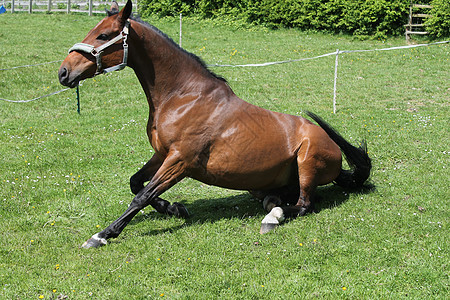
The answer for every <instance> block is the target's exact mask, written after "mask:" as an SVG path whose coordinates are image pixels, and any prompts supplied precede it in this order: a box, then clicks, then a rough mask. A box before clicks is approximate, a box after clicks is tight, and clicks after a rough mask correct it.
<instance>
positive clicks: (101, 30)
mask: <svg viewBox="0 0 450 300" xmlns="http://www.w3.org/2000/svg"><path fill="white" fill-rule="evenodd" d="M131 10H132V4H131V1H130V0H128V2H127V4H126V5H125V7H124V8H123V9H122V10H121V11H120V12H119V6H118V5H117V3H116V2H113V4H112V6H111V10H110V11H108V12H107V13H108V16H107V17H106V18H104V19H103V20H102V21H100V23H98V24H97V26H95V27H94V28H93V29H92V30H91V31H89V33H88V35H87V36H86V37H85V38H84V40H83V42H82V43H78V44H75V45H74V46H73V47H72V48H70V50H69V55H67V57H66V59H65V60H64V61H63V62H62V64H61V67H60V68H59V72H58V76H59V82H61V84H62V85H65V86H68V87H71V88H73V87H76V86H77V85H78V83H79V82H80V80H83V79H86V78H90V77H93V76H95V75H97V74H100V73H106V72H110V71H115V70H121V69H123V68H124V67H125V66H126V63H127V57H128V44H127V37H128V28H129V21H128V18H129V17H130V15H131Z"/></svg>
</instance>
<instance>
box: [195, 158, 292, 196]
mask: <svg viewBox="0 0 450 300" xmlns="http://www.w3.org/2000/svg"><path fill="white" fill-rule="evenodd" d="M228 150H229V151H225V150H224V151H221V152H219V153H215V152H213V153H211V155H210V156H209V157H208V159H207V160H206V161H205V163H204V164H203V166H201V167H200V168H199V170H198V172H196V173H197V176H195V177H197V178H195V179H197V180H200V181H202V182H205V183H207V184H212V185H216V186H221V187H225V188H230V189H239V190H248V189H268V188H276V187H280V186H284V185H286V184H288V183H289V182H290V181H292V177H293V176H292V175H293V173H295V163H294V162H295V157H290V156H289V155H286V154H284V155H280V153H279V152H280V151H278V155H277V154H276V153H274V151H270V150H271V149H267V150H266V151H257V150H254V151H251V152H247V151H241V152H236V151H231V150H230V149H228Z"/></svg>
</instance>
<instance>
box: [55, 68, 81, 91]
mask: <svg viewBox="0 0 450 300" xmlns="http://www.w3.org/2000/svg"><path fill="white" fill-rule="evenodd" d="M73 75H74V74H71V72H70V71H69V70H68V69H67V68H66V67H64V66H61V67H60V68H59V71H58V78H59V82H60V83H61V84H62V85H64V86H67V87H70V88H74V87H76V86H77V85H78V84H79V82H80V76H79V75H78V76H73Z"/></svg>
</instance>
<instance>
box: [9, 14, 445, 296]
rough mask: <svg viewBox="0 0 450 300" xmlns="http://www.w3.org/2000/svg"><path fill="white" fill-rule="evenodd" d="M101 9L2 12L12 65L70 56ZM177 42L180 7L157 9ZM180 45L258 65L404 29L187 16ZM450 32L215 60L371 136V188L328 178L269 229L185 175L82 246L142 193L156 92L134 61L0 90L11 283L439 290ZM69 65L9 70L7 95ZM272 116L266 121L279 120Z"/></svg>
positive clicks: (253, 292) (251, 91)
mask: <svg viewBox="0 0 450 300" xmlns="http://www.w3.org/2000/svg"><path fill="white" fill-rule="evenodd" d="M99 19H100V17H87V16H81V15H62V14H61V15H58V14H50V15H47V14H36V15H28V14H15V15H11V14H4V15H1V16H0V28H1V29H2V30H1V32H0V69H2V68H8V67H13V66H19V65H25V64H34V63H42V62H48V61H54V60H59V59H61V60H62V59H64V57H65V56H66V53H67V49H69V48H70V47H71V46H72V45H73V44H74V43H76V42H80V41H81V40H82V38H83V37H84V36H85V35H86V33H87V32H88V31H89V30H90V29H91V28H92V27H94V25H95V24H96V23H97V22H98V21H99ZM148 21H149V22H151V23H152V24H154V25H155V26H157V27H159V28H160V29H161V30H163V31H164V32H166V33H167V34H168V35H169V36H171V37H173V38H174V40H178V36H177V34H178V23H177V21H176V20H148ZM183 24H184V27H183V34H184V35H183V46H184V47H185V48H186V49H187V50H189V51H191V52H194V53H195V54H197V55H199V56H201V57H202V58H203V59H204V60H205V61H206V62H207V63H209V64H213V63H231V64H243V63H257V62H266V61H276V60H285V59H289V58H291V59H295V58H303V57H313V56H316V55H320V54H324V53H329V52H333V51H335V50H336V49H340V50H352V49H374V48H386V47H393V46H401V45H404V39H403V38H393V39H389V40H386V41H359V40H355V39H353V38H351V37H348V36H343V35H342V36H341V35H325V34H320V33H305V32H300V31H297V30H287V29H286V30H278V31H270V30H266V29H264V28H250V29H240V28H238V27H235V26H233V25H226V24H221V23H217V22H211V21H196V20H185V21H184V23H183ZM449 52H450V45H449V44H445V45H439V46H432V47H421V48H414V49H404V50H395V51H386V52H368V53H352V54H342V55H341V56H340V61H339V79H338V95H337V103H338V105H337V109H338V111H337V113H336V114H333V113H332V98H333V78H334V59H335V58H334V57H333V56H331V57H327V58H321V59H317V60H310V61H305V62H299V63H292V64H284V65H277V66H271V67H264V68H215V69H214V71H215V72H216V73H218V74H220V75H222V76H224V77H225V78H227V79H228V81H229V83H230V85H231V87H232V88H233V89H234V91H235V92H236V94H237V95H238V96H240V97H241V98H243V99H245V100H247V101H249V102H251V103H254V104H257V105H259V106H262V107H265V108H268V109H271V110H276V111H280V112H286V113H290V114H301V112H302V111H304V110H311V111H313V112H315V113H317V114H318V115H320V116H322V117H323V118H324V119H325V120H327V121H328V122H329V123H330V124H332V125H333V126H334V127H335V128H336V129H338V130H339V131H340V132H341V133H342V134H343V135H344V136H345V137H346V138H348V139H349V140H350V141H352V142H353V143H357V142H358V141H359V140H361V139H363V138H365V139H366V140H367V142H368V146H369V155H370V156H371V157H372V159H373V165H374V168H373V173H372V177H371V182H372V183H373V184H374V185H375V187H376V189H375V190H374V191H367V192H364V193H358V194H354V193H347V192H346V191H344V190H342V189H341V188H339V187H335V186H333V185H330V186H325V187H322V188H320V189H319V192H318V193H319V195H320V196H321V197H322V198H323V200H322V202H321V203H320V204H319V209H318V212H316V213H313V214H309V215H307V216H305V217H302V218H298V219H296V220H291V221H289V222H286V223H285V224H283V225H282V226H280V227H279V228H278V229H277V230H276V231H275V232H273V233H269V234H267V235H263V236H261V235H259V233H258V231H259V226H260V222H261V220H262V218H263V217H264V215H265V213H264V211H263V209H262V207H261V204H260V203H258V202H257V201H256V200H254V199H252V197H251V196H250V195H249V194H248V193H246V192H242V191H230V190H225V189H220V188H216V187H211V186H207V185H204V184H202V183H200V182H197V181H194V180H190V179H185V180H183V181H182V182H180V183H179V184H177V185H176V186H174V187H173V188H172V189H170V190H169V191H167V192H166V193H165V194H164V195H163V198H165V199H167V200H170V201H178V202H182V203H184V204H185V205H186V206H187V208H188V209H189V211H190V212H191V213H192V217H191V218H189V219H187V220H182V219H176V218H170V217H166V216H162V215H159V214H157V213H156V212H155V211H154V210H152V209H151V208H146V209H145V210H144V211H142V213H141V214H139V215H138V216H137V217H136V218H135V219H134V220H133V221H132V222H131V223H130V225H129V226H128V227H127V228H126V229H125V230H124V232H123V233H122V234H121V235H120V236H119V237H118V238H117V239H113V240H111V241H110V243H109V244H108V245H107V246H106V247H102V248H100V249H90V250H85V249H80V248H79V246H80V245H81V244H82V243H83V242H84V241H85V240H86V239H87V238H89V237H90V236H91V235H92V234H94V233H95V232H98V231H99V230H100V229H102V228H104V227H105V226H107V225H108V224H109V223H110V222H111V221H112V220H114V219H115V218H116V217H117V216H119V215H120V214H121V213H122V212H123V211H124V210H125V209H126V207H127V205H128V203H129V202H130V201H131V200H132V194H131V192H130V190H129V186H128V182H129V177H130V176H131V175H132V174H133V173H134V172H135V171H137V170H138V169H139V168H140V167H141V165H142V164H143V163H144V162H146V161H147V160H148V159H149V158H150V156H151V155H152V150H151V149H150V147H149V143H148V141H147V139H146V135H145V126H146V115H147V103H146V99H145V97H144V95H143V92H142V90H141V88H140V86H139V84H138V81H137V79H136V78H135V76H134V73H133V72H132V70H131V69H129V68H127V69H125V70H124V71H121V72H115V73H113V74H110V75H107V76H98V77H96V78H95V79H89V80H86V81H85V82H84V83H83V85H82V86H81V88H80V90H81V115H78V114H77V112H76V98H75V93H74V91H73V90H71V91H66V92H63V93H60V94H58V95H55V96H51V97H48V98H44V99H41V100H38V101H34V102H30V103H20V104H19V103H8V102H4V101H0V119H1V123H0V158H1V159H0V161H1V170H0V203H1V204H0V228H1V230H0V298H1V299H42V298H43V299H56V298H57V297H58V296H60V298H63V296H67V297H68V298H69V299H145V298H149V299H153V298H169V299H216V298H219V297H220V298H223V299H236V298H239V299H240V298H242V299H294V298H296V299H305V298H306V299H309V298H325V299H334V298H343V299H346V298H348V299H366V298H372V299H399V298H413V299H444V298H448V295H449V264H448V262H449V260H450V257H449V242H448V241H449V228H448V226H449V217H450V214H449V199H450V192H449V177H450V176H449V167H450V166H449V158H450V145H449V141H450V134H449V103H450V80H449V79H450V68H449V65H450V61H449V58H450V54H449ZM58 67H59V63H55V64H49V65H44V66H37V67H30V68H21V69H14V70H7V71H0V98H6V99H17V100H19V99H31V98H33V97H37V96H41V95H43V94H47V93H50V92H53V91H56V90H60V89H62V88H63V87H62V86H60V85H59V83H58V80H57V70H58ZM268 126H270V125H268Z"/></svg>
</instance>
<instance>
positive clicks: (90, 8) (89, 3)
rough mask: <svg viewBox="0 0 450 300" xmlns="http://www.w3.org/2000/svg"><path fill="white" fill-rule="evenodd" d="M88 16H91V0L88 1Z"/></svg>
mask: <svg viewBox="0 0 450 300" xmlns="http://www.w3.org/2000/svg"><path fill="white" fill-rule="evenodd" d="M89 16H92V0H89Z"/></svg>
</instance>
